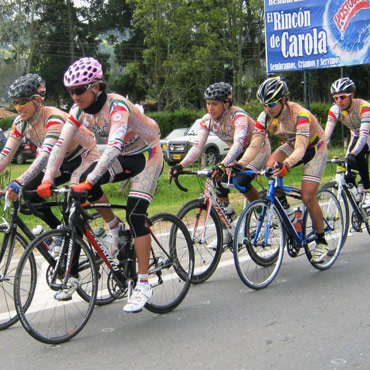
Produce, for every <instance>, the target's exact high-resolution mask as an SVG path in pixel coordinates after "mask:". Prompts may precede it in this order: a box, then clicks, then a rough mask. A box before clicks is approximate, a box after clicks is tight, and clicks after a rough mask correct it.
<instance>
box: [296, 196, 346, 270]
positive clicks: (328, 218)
mask: <svg viewBox="0 0 370 370" xmlns="http://www.w3.org/2000/svg"><path fill="white" fill-rule="evenodd" d="M317 200H318V202H319V205H320V207H321V209H322V213H323V217H324V231H325V239H326V241H327V243H328V246H329V253H328V255H327V256H326V257H325V258H324V260H323V261H322V262H320V263H315V262H312V261H311V252H312V251H313V249H314V248H315V247H316V243H315V239H316V236H315V229H314V227H313V224H312V221H311V218H310V217H309V216H308V212H305V215H304V219H303V228H304V235H305V239H306V240H307V243H306V245H305V251H306V255H307V258H308V260H309V261H310V263H311V265H312V266H314V267H315V268H317V269H318V270H326V269H328V268H329V267H331V266H332V265H333V264H334V262H335V261H336V259H337V258H338V256H339V252H340V250H341V248H342V245H343V228H344V219H343V214H342V210H341V206H340V204H339V201H338V199H337V197H336V196H335V195H334V194H333V193H332V192H331V191H330V190H327V189H320V190H319V192H318V194H317Z"/></svg>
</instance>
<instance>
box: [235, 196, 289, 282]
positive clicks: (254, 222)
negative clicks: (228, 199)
mask: <svg viewBox="0 0 370 370" xmlns="http://www.w3.org/2000/svg"><path fill="white" fill-rule="evenodd" d="M269 213H270V215H269ZM270 216H271V218H270ZM268 218H270V220H271V221H270V222H269V223H268V222H267V219H268ZM284 245H285V233H284V227H283V224H282V222H281V219H280V217H279V213H278V211H277V209H276V207H275V206H270V205H269V204H268V202H267V201H265V200H256V201H254V202H252V203H251V204H250V205H249V206H248V207H247V208H246V209H244V211H243V212H242V214H241V215H240V217H239V220H238V223H237V225H236V229H235V235H234V248H233V250H234V262H235V267H236V270H237V272H238V275H239V277H240V279H241V281H242V282H243V283H244V284H245V285H247V286H248V287H249V288H251V289H262V288H265V287H266V286H268V285H269V284H270V283H271V282H272V281H273V280H274V279H275V277H276V275H277V273H278V272H279V269H280V266H281V263H282V260H283V254H284Z"/></svg>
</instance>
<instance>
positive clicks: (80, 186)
mask: <svg viewBox="0 0 370 370" xmlns="http://www.w3.org/2000/svg"><path fill="white" fill-rule="evenodd" d="M72 189H73V191H75V192H78V191H89V190H91V189H92V185H91V184H90V183H89V182H88V181H84V182H81V183H79V184H78V185H73V186H72Z"/></svg>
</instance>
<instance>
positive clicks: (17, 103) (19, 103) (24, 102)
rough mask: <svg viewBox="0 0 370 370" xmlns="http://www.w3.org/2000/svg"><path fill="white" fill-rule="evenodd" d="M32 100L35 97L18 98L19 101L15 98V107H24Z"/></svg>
mask: <svg viewBox="0 0 370 370" xmlns="http://www.w3.org/2000/svg"><path fill="white" fill-rule="evenodd" d="M32 100H33V99H21V100H17V101H14V100H13V105H14V107H15V108H17V107H19V108H23V107H25V106H26V105H27V104H28V103H29V102H30V101H32Z"/></svg>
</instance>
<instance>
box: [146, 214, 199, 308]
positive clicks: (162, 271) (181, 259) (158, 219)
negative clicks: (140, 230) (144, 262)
mask: <svg viewBox="0 0 370 370" xmlns="http://www.w3.org/2000/svg"><path fill="white" fill-rule="evenodd" d="M148 225H149V226H150V233H151V237H152V238H151V239H152V241H151V243H152V248H151V256H150V260H149V272H148V274H149V284H150V285H151V286H152V288H153V296H152V298H151V300H150V301H149V302H148V303H147V304H146V305H145V308H147V309H148V310H149V311H151V312H155V313H161V314H163V313H167V312H170V311H172V310H173V309H175V308H176V307H177V306H178V305H179V304H180V303H181V302H182V301H183V299H184V298H185V296H186V294H187V292H188V290H189V287H190V283H191V279H192V275H193V272H194V251H193V245H192V242H191V238H190V234H189V232H188V230H187V228H186V226H185V225H184V224H183V223H182V222H181V220H180V219H179V218H177V217H176V216H174V215H171V214H169V213H160V214H157V215H155V216H153V217H151V218H150V219H148Z"/></svg>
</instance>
